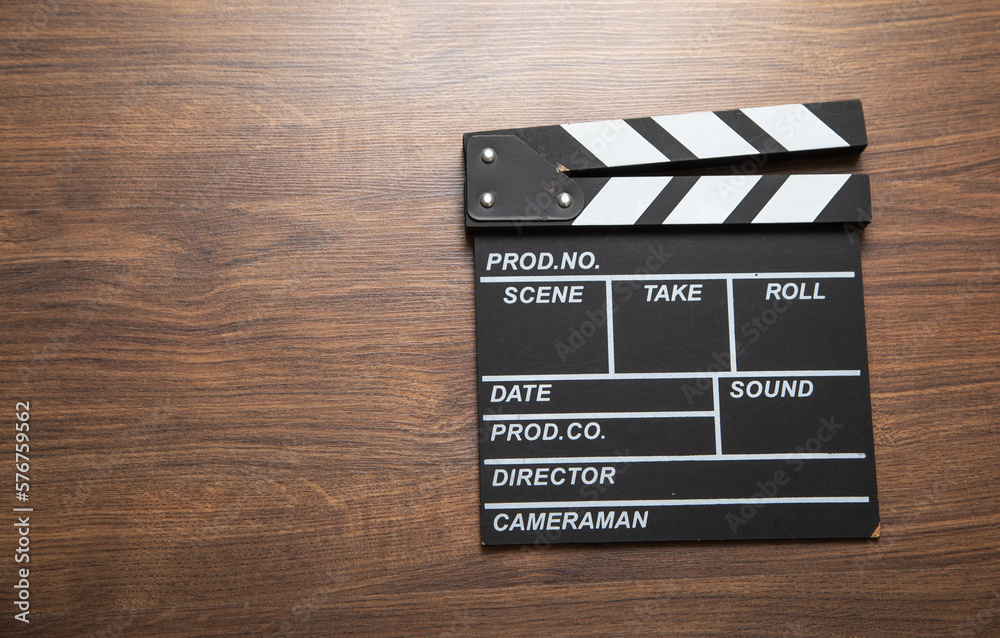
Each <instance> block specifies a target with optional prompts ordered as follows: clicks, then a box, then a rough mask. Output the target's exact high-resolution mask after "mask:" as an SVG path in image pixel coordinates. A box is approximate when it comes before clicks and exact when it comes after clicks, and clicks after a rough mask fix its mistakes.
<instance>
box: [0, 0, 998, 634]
mask: <svg viewBox="0 0 1000 638" xmlns="http://www.w3.org/2000/svg"><path fill="white" fill-rule="evenodd" d="M998 27H1000V7H998V6H996V3H992V2H987V1H985V0H980V1H974V0H967V1H962V2H956V3H948V4H940V3H938V4H934V3H908V4H896V3H891V2H880V1H873V2H860V1H848V2H842V3H837V4H836V5H834V4H832V3H820V2H806V3H795V4H788V3H778V2H770V1H768V2H755V3H749V2H748V3H740V2H707V3H706V2H693V1H683V2H678V3H671V4H669V5H668V4H664V5H655V4H650V3H638V2H637V3H606V4H595V5H585V4H581V3H575V2H557V3H554V4H553V3H524V4H512V3H504V4H501V5H486V4H479V3H472V2H463V3H448V4H444V5H437V4H416V3H414V4H405V5H402V4H399V5H392V6H384V5H381V4H378V3H375V4H370V5H358V6H334V5H333V4H332V3H328V2H321V1H319V0H291V1H288V2H250V1H247V2H234V1H230V0H220V1H219V2H213V3H198V2H191V1H188V0H175V1H162V2H151V1H145V2H128V3H125V2H111V1H100V0H89V1H88V0H41V1H39V2H27V3H13V2H9V3H5V4H3V5H2V10H0V78H2V79H0V294H2V297H0V299H2V302H3V311H2V312H0V319H2V326H3V329H2V330H0V363H2V366H0V410H6V411H7V412H6V414H7V421H8V422H10V420H11V419H12V418H13V410H14V403H15V402H16V401H30V402H31V427H32V430H31V434H32V440H31V445H32V466H31V467H32V469H31V480H32V490H31V501H30V505H32V506H34V507H35V508H36V509H35V512H33V513H32V522H33V526H32V530H31V543H32V545H31V547H32V550H31V551H32V553H31V564H30V567H31V598H30V601H31V616H30V617H31V620H32V622H31V624H30V625H29V626H25V625H23V624H22V623H19V622H16V621H14V619H13V613H14V612H15V611H16V609H15V608H14V606H13V605H12V604H11V603H12V600H13V599H12V595H13V594H12V593H11V592H12V591H13V589H12V585H13V582H14V575H15V569H16V568H19V567H20V565H18V564H15V563H14V560H13V556H14V543H15V542H16V538H15V537H14V535H13V533H12V532H11V530H12V529H14V528H13V527H12V526H11V523H12V522H13V521H12V520H11V516H12V514H11V513H9V512H8V513H7V514H4V515H3V519H2V521H3V523H2V525H0V529H6V530H7V531H5V532H3V533H0V557H2V558H0V582H2V586H0V591H4V592H6V593H4V594H3V595H2V596H0V609H3V613H2V616H0V633H3V634H4V635H21V634H40V635H58V636H65V635H102V636H112V635H160V636H170V635H177V636H182V635H246V634H264V635H299V634H301V635H333V634H345V635H354V634H358V635H362V634H367V635H371V634H383V635H497V634H500V633H510V634H515V635H602V636H603V635H663V634H670V633H687V634H696V635H783V636H800V635H801V636H806V635H809V636H811V635H852V634H853V635H899V636H912V635H931V634H937V635H953V634H956V633H958V634H964V635H998V634H1000V550H998V541H997V528H998V525H1000V497H998V492H1000V479H998V472H997V469H996V467H997V464H996V459H997V458H998V457H1000V438H998V435H997V429H996V422H997V419H998V417H1000V412H998V408H997V405H998V398H1000V380H998V375H1000V363H998V361H1000V360H998V357H997V354H996V348H997V344H998V342H1000V319H998V317H1000V294H998V293H1000V216H998V209H1000V189H998V165H1000V164H998V160H1000V151H998V149H1000V118H997V116H996V108H997V104H998V102H1000V99H998V98H1000V88H998V87H1000V82H998V80H1000V63H998V62H997V60H998V59H1000V37H998V36H1000V28H998ZM849 98H860V99H861V100H862V101H863V102H864V105H865V111H866V116H867V120H868V134H869V139H870V145H869V148H868V150H867V151H866V152H865V153H864V155H863V156H862V157H861V158H860V159H858V160H856V161H847V160H841V161H839V162H838V163H837V164H836V166H837V170H851V171H856V172H866V173H868V174H870V175H871V176H872V202H873V210H874V220H875V221H874V223H873V224H872V225H871V227H869V228H868V229H867V230H866V231H865V232H864V236H863V240H862V241H863V242H864V243H863V255H864V260H865V261H864V277H865V287H866V296H867V299H866V303H867V321H868V338H869V359H870V364H871V379H872V393H873V397H872V399H873V407H874V416H875V435H876V457H877V463H878V474H879V488H880V502H881V514H882V538H881V539H879V540H878V541H872V542H759V543H738V544H737V543H704V544H699V543H676V544H651V545H621V546H596V547H594V546H588V547H582V546H579V547H578V546H560V547H546V546H539V547H533V548H515V549H490V550H487V549H484V548H482V547H481V546H480V545H479V536H478V482H477V448H476V426H475V418H476V416H475V415H476V405H475V384H474V379H475V340H474V322H473V301H474V300H473V293H472V283H473V282H472V261H471V244H470V242H469V240H468V237H467V236H466V234H465V231H464V229H463V227H462V218H461V214H462V210H461V207H462V192H463V174H462V166H461V134H462V133H463V132H466V131H476V130H484V129H501V128H513V127H517V126H534V125H541V124H550V123H558V122H578V121H586V120H590V119H599V118H606V117H643V116H649V115H658V114H666V113H683V112H688V111H695V110H705V109H715V110H719V109H726V108H738V107H743V106H757V105H768V104H780V103H785V102H797V101H822V100H835V99H849ZM779 168H780V167H777V166H768V167H765V169H766V170H779ZM799 169H802V170H814V171H822V170H830V168H829V167H826V166H825V163H821V162H808V163H803V164H802V165H798V166H796V170H799ZM13 434H14V433H13V427H12V425H8V426H7V427H6V430H4V431H3V432H0V442H2V446H3V447H4V449H7V450H8V453H10V452H9V451H10V447H9V446H10V445H11V444H12V443H13ZM4 458H7V459H9V460H11V461H12V459H10V457H4ZM7 462H8V461H4V467H6V468H7V469H4V470H3V471H4V472H11V473H12V471H13V470H11V468H10V465H7ZM7 476H8V477H9V474H8V475H7ZM5 485H7V487H5V488H4V490H2V491H0V501H2V502H3V503H4V505H7V506H9V505H10V504H11V503H12V502H13V493H12V491H11V490H12V486H10V484H9V483H7V484H5Z"/></svg>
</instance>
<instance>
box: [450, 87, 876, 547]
mask: <svg viewBox="0 0 1000 638" xmlns="http://www.w3.org/2000/svg"><path fill="white" fill-rule="evenodd" d="M866 143H867V139H866V135H865V126H864V116H863V113H862V110H861V104H860V102H858V101H844V102H829V103H819V104H792V105H785V106H778V107H764V108H751V109H740V110H735V111H716V112H706V113H695V114H689V115H672V116H664V117H653V118H640V119H631V120H610V121H605V122H592V123H584V124H565V125H562V126H544V127H537V128H523V129H513V130H507V131H490V132H484V133H473V134H467V135H466V136H465V159H466V178H467V179H466V225H467V227H468V228H469V229H470V230H471V231H473V232H474V234H475V252H476V255H475V263H476V317H477V319H476V323H477V348H478V373H479V378H478V387H479V433H480V497H481V501H482V505H481V524H482V540H483V542H484V543H485V544H530V543H536V544H537V543H541V544H548V543H564V542H605V541H644V540H682V539H691V540H694V539H753V538H823V537H829V538H836V537H872V536H877V535H878V529H879V528H878V502H877V492H876V483H875V464H874V442H873V437H872V424H871V405H870V396H869V390H868V365H867V346H866V342H865V329H864V304H863V295H862V283H861V266H860V257H861V255H860V243H859V242H858V231H859V230H860V229H861V228H863V227H864V226H865V225H866V224H868V223H869V222H870V221H871V198H870V185H869V181H868V178H867V176H864V175H846V174H837V175H763V176H762V175H753V174H744V173H743V172H742V171H737V172H734V174H731V175H707V176H697V175H669V174H663V175H659V176H649V175H637V174H635V173H648V172H652V171H657V172H662V173H670V172H673V171H674V169H678V168H684V169H686V170H689V171H690V170H697V168H698V167H708V166H712V165H727V164H732V163H734V162H740V161H743V160H746V159H748V158H754V157H757V158H759V157H761V156H767V157H773V158H787V157H802V156H805V155H813V156H817V155H818V156H823V155H830V154H836V153H857V152H860V151H861V150H863V149H864V147H865V145H866ZM753 164H754V165H759V164H760V162H755V163H753Z"/></svg>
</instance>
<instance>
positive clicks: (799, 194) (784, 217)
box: [753, 175, 851, 224]
mask: <svg viewBox="0 0 1000 638" xmlns="http://www.w3.org/2000/svg"><path fill="white" fill-rule="evenodd" d="M850 178H851V176H850V175H792V176H791V177H789V178H788V179H787V180H785V183H784V184H782V185H781V188H779V189H778V192H777V193H775V194H774V197H772V198H771V199H770V201H768V202H767V204H765V205H764V207H763V208H762V209H761V210H760V212H759V213H757V216H756V217H754V220H753V223H754V224H787V223H796V222H806V223H808V222H811V221H813V220H815V219H816V217H817V216H818V215H819V214H820V213H821V212H823V209H824V208H825V207H826V205H827V204H829V203H830V200H831V199H833V196H834V195H836V194H837V192H838V191H839V190H840V189H841V188H843V186H844V184H845V183H846V182H847V180H848V179H850Z"/></svg>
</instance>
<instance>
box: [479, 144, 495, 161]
mask: <svg viewBox="0 0 1000 638" xmlns="http://www.w3.org/2000/svg"><path fill="white" fill-rule="evenodd" d="M479 157H480V158H482V160H483V161H484V162H486V163H487V164H492V163H493V160H495V159H496V158H497V152H496V151H494V150H493V149H492V148H484V149H483V152H482V153H480V154H479Z"/></svg>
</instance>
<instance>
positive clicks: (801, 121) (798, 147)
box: [740, 104, 850, 151]
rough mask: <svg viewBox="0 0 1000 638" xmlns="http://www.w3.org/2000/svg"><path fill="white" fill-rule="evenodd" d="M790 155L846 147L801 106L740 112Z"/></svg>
mask: <svg viewBox="0 0 1000 638" xmlns="http://www.w3.org/2000/svg"><path fill="white" fill-rule="evenodd" d="M740 110H741V111H743V113H744V114H745V115H746V116H747V117H749V118H750V119H751V120H753V121H754V122H756V124H757V126H759V127H761V128H762V129H764V131H766V132H767V134H768V135H770V136H771V137H773V138H774V139H776V140H777V141H778V143H779V144H781V145H782V146H784V147H785V148H787V149H788V150H790V151H807V150H810V149H820V148H838V147H842V146H850V144H848V143H847V142H846V141H845V140H844V138H842V137H841V136H839V135H837V134H836V133H835V132H834V130H833V129H832V128H830V127H829V126H827V125H826V123H824V122H823V120H821V119H819V118H818V117H816V115H815V114H814V113H813V112H812V111H810V110H809V109H807V108H806V107H804V106H803V105H801V104H785V105H782V106H762V107H759V108H753V109H740Z"/></svg>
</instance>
